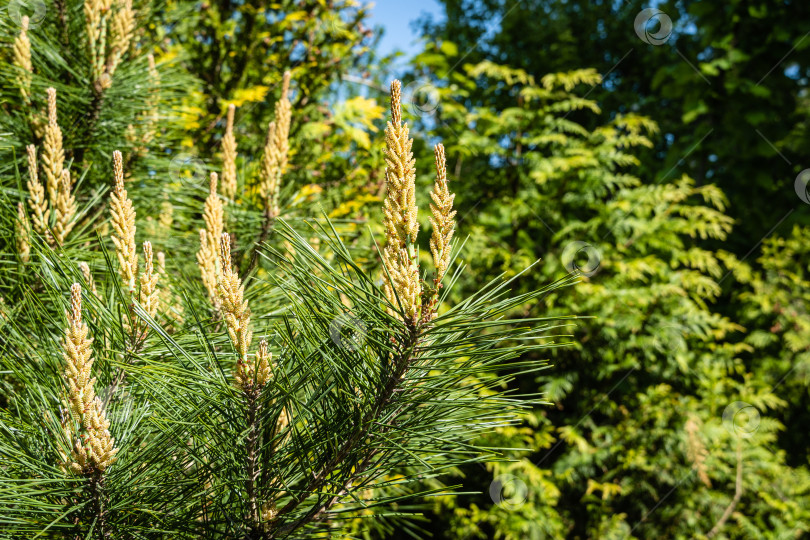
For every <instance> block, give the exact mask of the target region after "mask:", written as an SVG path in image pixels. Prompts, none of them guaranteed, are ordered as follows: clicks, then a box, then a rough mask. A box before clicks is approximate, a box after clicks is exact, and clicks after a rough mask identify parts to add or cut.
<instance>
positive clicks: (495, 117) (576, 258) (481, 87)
mask: <svg viewBox="0 0 810 540" xmlns="http://www.w3.org/2000/svg"><path fill="white" fill-rule="evenodd" d="M454 50H455V49H454V47H451V46H449V45H448V44H447V43H446V42H445V43H442V44H437V45H436V46H433V47H429V48H428V50H427V51H426V52H425V53H424V54H422V55H420V56H419V57H417V59H416V70H417V72H422V73H436V74H439V75H441V74H445V73H449V75H448V79H447V80H442V79H435V80H434V81H435V82H433V81H432V82H430V83H429V84H430V85H431V87H432V90H431V92H434V93H435V94H436V95H437V96H438V97H437V98H436V99H435V104H436V110H435V113H434V114H432V115H426V117H425V122H424V124H425V125H426V126H427V127H429V128H430V135H432V136H437V137H443V136H446V135H448V134H450V133H458V134H460V136H459V138H458V144H457V145H450V146H448V156H449V161H450V163H451V167H450V170H451V171H452V174H451V176H450V181H451V183H453V182H455V183H458V184H463V185H464V186H465V187H464V189H461V190H459V194H458V197H457V205H458V207H459V215H461V216H462V219H461V227H460V230H461V233H462V234H465V233H466V234H469V236H470V240H468V242H469V245H470V247H471V248H472V252H473V253H475V254H476V256H475V257H474V258H473V259H471V260H470V262H469V264H470V265H471V267H472V268H474V269H476V270H475V273H476V274H479V275H487V274H492V273H499V272H507V273H509V272H510V269H511V268H512V267H513V266H515V265H516V266H517V267H520V266H521V265H522V264H523V263H525V262H526V261H531V260H534V259H536V258H540V259H542V260H543V262H544V263H543V264H542V265H540V266H538V267H537V271H536V272H535V273H534V274H533V276H535V277H537V279H541V280H546V279H553V278H555V277H558V276H561V275H565V274H566V273H567V272H570V271H579V272H581V273H582V274H583V283H581V284H579V285H578V286H577V287H576V288H575V289H574V290H573V291H562V292H561V293H560V294H556V293H555V294H551V295H549V296H548V297H545V298H543V299H542V300H541V305H543V307H544V311H545V312H546V313H548V314H549V315H552V316H553V315H554V314H555V313H558V310H559V312H563V311H564V312H570V313H573V314H576V315H580V316H586V315H592V316H594V318H593V319H589V318H585V319H584V320H581V321H578V323H577V326H578V328H577V330H576V331H574V335H575V336H576V339H575V345H574V346H573V347H563V348H556V349H553V350H552V351H551V359H552V364H553V366H554V367H553V368H552V370H551V371H549V372H547V373H545V374H543V375H542V376H541V377H538V378H537V379H536V380H532V379H530V378H526V377H521V378H519V379H517V380H516V381H515V384H516V385H519V387H520V389H521V390H522V391H525V392H531V391H542V392H543V393H544V395H545V396H546V397H547V398H548V399H549V400H550V401H551V403H552V404H553V405H552V406H551V407H548V408H541V409H539V410H535V411H533V412H532V413H531V414H527V415H526V417H525V424H524V425H523V426H522V427H521V428H520V429H514V428H512V429H506V430H503V431H502V432H499V433H498V434H497V435H495V436H494V440H495V441H497V443H496V444H498V445H499V446H503V447H507V448H515V451H514V453H510V455H512V456H513V457H514V458H515V459H516V460H518V461H517V462H516V463H512V464H508V465H491V466H490V467H489V469H490V470H489V471H488V472H489V474H487V473H484V472H483V471H482V470H481V469H478V468H476V467H468V468H465V469H464V476H465V486H468V487H469V489H471V490H481V491H483V492H484V494H483V495H482V496H480V497H478V498H471V499H465V498H461V499H460V500H459V501H458V506H456V507H454V506H453V503H448V505H447V506H442V505H441V504H438V503H437V516H436V519H437V520H438V521H439V523H437V524H436V525H435V528H434V529H433V530H435V531H436V532H439V531H444V530H447V531H451V532H449V533H447V534H448V537H453V536H458V535H461V536H474V537H480V538H488V537H492V536H495V537H504V538H526V537H537V538H540V537H558V536H562V535H566V536H569V537H574V538H578V537H579V538H584V537H588V538H591V537H612V536H616V537H635V538H646V537H651V536H656V535H659V536H667V537H681V536H683V537H691V536H694V535H695V534H704V535H707V536H717V535H726V536H729V537H733V536H736V535H740V534H754V535H767V534H769V533H770V532H771V531H772V530H774V527H775V528H776V532H775V533H774V534H776V535H777V536H778V534H790V533H793V532H795V531H796V530H801V529H802V527H803V525H802V523H804V520H805V519H806V517H805V516H804V515H803V513H802V512H803V511H802V510H801V508H802V505H803V504H804V503H802V502H801V501H802V500H806V498H807V484H806V480H807V471H806V469H805V468H803V467H796V468H792V467H791V466H789V465H788V463H786V461H785V455H784V453H783V452H781V451H778V450H776V449H775V448H774V444H775V442H776V434H777V433H778V431H779V430H780V429H781V424H780V422H779V421H778V420H776V417H775V414H776V413H778V412H781V411H780V409H782V408H783V407H784V406H785V405H786V402H785V400H784V398H783V397H782V396H783V393H782V392H778V393H777V392H776V391H775V389H773V388H772V387H771V386H769V385H768V384H767V383H765V382H764V380H762V379H761V378H760V377H759V375H758V374H757V372H756V371H755V368H754V367H752V366H751V365H750V364H748V363H747V362H746V361H745V357H747V353H748V352H750V351H751V349H750V347H749V346H748V345H747V344H745V343H740V337H739V336H740V332H741V331H742V330H744V328H743V327H742V326H741V325H740V324H738V323H737V322H735V321H734V320H733V319H730V318H727V317H725V316H724V315H722V314H721V313H719V312H718V310H717V309H716V308H713V307H712V303H714V302H716V301H717V300H718V298H719V297H720V295H721V293H722V288H721V282H722V281H723V279H724V278H725V277H726V276H727V274H729V272H731V271H732V270H734V271H736V272H743V271H744V268H745V266H744V265H742V266H741V265H740V263H738V262H737V260H736V259H735V257H734V256H733V255H731V254H730V253H729V252H727V251H724V250H715V249H713V248H712V247H711V242H712V241H715V242H716V241H722V240H724V239H725V238H726V237H727V235H728V234H729V232H730V231H731V227H732V220H731V218H730V217H728V216H727V215H725V214H724V210H725V208H726V199H725V196H724V194H723V193H722V191H720V190H719V189H718V188H717V187H716V186H714V185H703V186H697V185H696V183H695V182H694V180H692V179H690V178H689V177H687V176H681V177H680V178H678V179H675V180H673V181H672V182H669V183H664V184H652V183H644V182H643V181H642V180H640V179H639V178H638V177H636V176H635V175H634V174H633V172H634V168H635V167H637V166H638V165H639V159H638V158H637V157H636V155H635V152H636V150H635V149H637V148H641V149H642V150H643V149H644V148H646V147H651V146H652V145H653V142H652V139H651V136H655V135H657V126H656V124H655V123H653V122H652V121H651V120H649V119H646V118H644V117H640V116H637V115H635V114H626V115H617V116H614V117H613V118H612V119H610V120H609V121H607V122H606V123H605V124H599V123H598V120H599V119H600V118H601V116H602V115H601V111H600V108H599V106H598V105H597V103H596V102H595V101H594V100H590V99H583V98H581V97H579V96H580V95H582V93H583V91H584V89H587V88H588V87H592V86H594V85H596V84H598V83H599V80H600V77H599V75H598V74H597V73H596V72H595V71H593V70H579V71H573V72H569V73H559V74H549V75H547V76H545V77H543V78H542V80H540V81H536V80H535V79H534V77H532V76H531V75H530V74H528V73H526V72H525V71H523V70H521V69H516V68H512V67H507V66H500V65H497V64H495V63H492V62H488V61H484V62H481V63H479V64H466V63H463V64H462V65H460V66H459V67H458V68H457V69H456V70H454V71H450V68H451V67H452V66H453V65H454V64H455V63H456V62H457V61H458V60H459V58H460V56H461V54H460V53H458V54H457V55H454V54H452V53H453V51H454ZM442 52H444V54H442ZM423 84H424V83H423ZM577 90H579V91H577ZM471 96H475V98H471ZM507 98H509V101H510V103H509V104H507V105H504V106H501V104H502V103H505V102H506V101H507ZM583 116H589V117H590V121H589V122H587V123H585V122H583V123H580V122H579V121H577V118H581V117H583ZM585 124H595V125H596V127H594V128H589V127H587V125H585ZM468 179H475V180H474V181H471V180H468ZM472 216H475V217H474V219H475V221H476V223H481V224H487V225H486V227H487V230H488V231H489V232H488V234H486V235H484V234H481V232H482V231H481V229H479V227H478V225H477V224H471V223H469V222H468V221H467V219H469V218H470V217H472ZM466 286H467V287H470V288H474V287H475V283H474V282H471V283H468V284H466ZM526 286H527V287H531V285H529V282H526ZM532 307H533V306H532ZM740 403H745V404H746V407H743V406H741V405H739V404H740ZM748 406H751V407H750V409H749V408H748ZM743 408H745V409H746V410H745V411H744V412H742V413H741V412H740V411H741V410H742V409H743ZM748 414H750V415H751V416H750V418H751V420H750V421H749V420H744V419H746V418H749V417H748V416H746V415H748ZM526 446H528V447H530V448H532V449H533V450H532V451H531V452H529V453H528V454H526V453H523V452H520V450H519V449H521V448H525V447H526ZM791 465H793V463H791ZM738 470H739V471H740V476H737V471H738ZM490 474H491V475H492V476H490ZM782 478H793V479H795V482H793V483H791V484H790V486H791V487H789V488H788V487H787V486H785V485H784V484H783V483H782V482H781V479H782ZM493 479H494V481H493ZM493 486H494V487H493ZM521 486H523V488H525V489H522V488H521ZM487 487H489V490H488V489H487ZM493 489H494V492H493V491H491V490H493ZM500 489H503V490H505V491H503V492H500V491H499V490H500ZM738 490H739V492H740V495H739V496H736V495H735V494H736V493H737V491H738ZM493 493H495V495H493ZM777 500H778V501H780V502H776V501H777ZM763 501H773V504H771V503H767V502H766V503H765V504H763ZM785 501H790V503H789V504H790V506H789V508H790V511H786V512H785V513H783V510H785V508H786V507H785V506H783V504H784V503H785ZM726 511H728V513H729V515H728V516H726V517H724V514H725V513H726ZM659 512H660V514H659ZM445 520H446V521H445ZM447 521H449V527H448V523H447ZM766 524H767V525H766ZM715 529H716V530H715ZM696 531H697V533H696ZM712 531H714V532H712ZM743 531H746V532H745V533H744V532H743ZM752 531H756V532H752Z"/></svg>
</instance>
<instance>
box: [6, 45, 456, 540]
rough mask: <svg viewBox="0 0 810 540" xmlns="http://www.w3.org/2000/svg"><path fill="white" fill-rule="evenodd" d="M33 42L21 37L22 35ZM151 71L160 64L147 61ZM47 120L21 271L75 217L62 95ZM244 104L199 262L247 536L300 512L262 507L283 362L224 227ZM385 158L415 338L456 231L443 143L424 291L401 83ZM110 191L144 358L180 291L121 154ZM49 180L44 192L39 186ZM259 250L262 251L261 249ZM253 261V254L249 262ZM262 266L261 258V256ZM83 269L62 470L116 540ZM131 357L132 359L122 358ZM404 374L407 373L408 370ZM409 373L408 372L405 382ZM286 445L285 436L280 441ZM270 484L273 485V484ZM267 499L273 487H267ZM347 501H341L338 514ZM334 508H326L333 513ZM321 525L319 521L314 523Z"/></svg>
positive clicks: (285, 133)
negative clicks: (37, 242) (263, 452)
mask: <svg viewBox="0 0 810 540" xmlns="http://www.w3.org/2000/svg"><path fill="white" fill-rule="evenodd" d="M22 36H24V33H23V34H22ZM150 65H152V66H153V67H154V63H153V62H152V61H151V60H150ZM289 85H290V74H289V73H285V74H284V77H283V90H282V97H281V99H280V100H279V101H278V102H277V103H276V106H275V120H274V121H273V122H271V123H270V125H269V128H268V132H267V138H266V145H265V148H264V155H263V156H262V160H261V168H260V171H261V178H260V184H259V185H260V193H261V195H262V197H263V200H264V201H265V221H264V224H263V228H262V231H260V233H259V235H258V237H259V242H261V241H263V240H264V239H265V238H266V237H267V234H268V231H269V230H270V228H272V226H273V222H274V221H275V220H276V219H277V218H278V217H279V216H280V214H281V208H280V200H279V191H280V186H281V181H282V177H283V175H284V172H285V170H286V168H287V156H288V150H289V142H288V137H289V131H290V122H291V116H292V115H291V105H290V101H289V98H288V92H289ZM47 96H48V123H47V125H46V126H45V136H44V144H43V149H42V151H41V153H40V161H41V166H40V165H39V164H38V160H37V149H36V148H35V147H34V146H33V145H29V146H28V147H27V151H28V180H27V185H26V186H27V191H28V211H26V208H25V206H24V205H23V204H22V203H20V204H19V206H18V214H19V215H18V220H17V224H18V230H17V239H18V243H17V245H18V249H19V255H20V257H21V259H22V260H23V261H24V262H28V260H29V257H30V243H31V235H40V236H41V237H42V238H43V239H44V240H45V241H46V243H47V244H48V245H49V246H52V247H56V246H60V245H62V244H63V243H64V242H65V240H66V237H67V235H68V234H69V233H70V231H71V229H72V227H73V226H74V225H75V221H74V217H75V215H76V212H77V206H76V202H75V197H74V194H73V193H72V190H73V183H72V182H71V174H70V171H69V169H68V168H67V167H66V164H65V154H64V150H63V148H62V133H61V130H60V127H59V123H58V118H57V93H56V90H54V89H53V88H49V89H48V91H47ZM234 114H235V107H234V106H233V105H231V106H230V107H229V108H228V111H227V122H226V131H225V134H224V136H223V138H222V155H223V162H222V166H221V175H217V173H215V172H212V173H211V174H210V183H209V194H208V197H207V198H206V199H205V203H204V209H203V212H202V213H203V219H204V224H205V227H204V228H202V229H200V231H199V233H200V248H199V251H198V252H197V263H198V268H199V272H200V279H201V280H202V283H203V285H204V287H205V290H206V291H207V293H208V296H209V300H210V304H211V313H212V317H213V318H214V319H215V320H220V321H222V322H224V325H225V327H226V328H227V333H228V336H229V337H230V341H231V343H232V345H233V350H234V351H235V356H236V358H235V368H234V369H233V384H234V386H235V387H236V388H238V389H239V390H240V391H241V392H242V393H243V397H244V400H245V403H246V411H247V418H246V419H245V420H246V425H247V426H248V433H247V439H246V455H245V456H244V459H245V464H246V480H245V486H244V490H245V491H244V492H245V495H246V497H247V499H248V501H249V508H250V511H249V515H246V516H244V517H245V521H246V523H245V527H246V530H248V531H254V532H259V533H261V534H269V533H270V532H272V531H273V523H274V520H275V519H276V516H277V515H278V514H279V512H284V511H286V510H290V509H293V508H295V506H296V505H297V503H296V502H295V499H294V500H293V502H291V503H289V504H288V505H287V506H285V507H283V508H281V509H279V508H278V507H277V505H276V500H277V499H278V498H280V497H281V496H282V495H283V491H282V490H277V496H276V497H275V498H274V499H265V500H262V499H261V498H260V497H259V496H258V495H257V494H258V493H259V491H260V490H259V489H258V486H257V485H256V483H257V482H258V481H259V478H260V476H261V471H260V464H259V463H258V458H257V452H256V444H257V441H258V437H259V434H258V431H257V430H258V428H257V426H256V418H257V415H258V414H259V413H260V411H259V407H260V400H259V397H260V394H261V392H262V391H263V389H264V388H265V387H266V386H267V385H268V383H269V382H270V381H271V380H272V378H273V372H274V362H273V354H272V352H271V351H270V348H269V345H268V342H267V341H266V340H264V339H262V340H261V341H260V342H259V344H258V347H256V348H255V349H254V348H253V330H252V325H251V312H250V307H249V306H248V302H247V300H246V299H245V296H244V291H245V287H244V284H243V282H242V278H241V277H240V275H239V271H238V268H237V267H236V266H235V265H234V261H233V260H232V256H231V247H232V246H231V244H232V238H231V235H229V234H228V232H226V231H225V230H224V223H225V222H226V216H225V212H226V208H227V205H228V204H233V203H232V201H233V199H234V198H235V196H236V191H237V180H236V158H237V144H236V141H235V137H234V133H233V125H234ZM385 142H386V147H385V161H386V170H385V175H386V185H387V194H388V195H387V198H386V199H385V201H384V225H385V248H384V250H383V252H382V261H383V263H384V269H383V271H382V273H384V274H385V273H387V277H386V278H385V279H383V280H382V281H383V289H384V294H385V297H386V298H387V299H388V302H389V303H390V306H389V308H388V310H389V313H390V314H392V315H394V316H396V317H401V318H402V320H403V322H404V323H405V324H406V325H407V327H408V328H410V332H411V333H412V335H414V336H415V335H417V334H418V333H419V331H420V330H421V329H423V328H425V327H427V326H429V325H430V323H431V321H432V320H433V319H434V318H435V316H436V313H437V310H438V298H439V290H440V288H441V282H442V280H443V278H444V276H445V274H446V272H447V268H448V264H449V261H450V253H451V251H452V246H451V240H452V238H453V233H454V216H455V212H454V211H453V198H454V195H452V194H451V193H450V192H449V190H448V185H447V175H446V168H445V156H444V148H443V146H442V145H437V146H436V148H435V157H436V172H437V174H436V181H435V185H434V188H433V191H432V192H431V194H430V196H431V198H432V201H433V202H432V204H431V214H432V215H431V218H430V221H431V224H432V225H433V233H432V236H431V239H430V249H431V254H432V257H433V261H434V265H435V274H434V277H433V279H432V282H431V283H429V284H428V283H427V282H424V283H423V280H422V277H421V273H420V267H419V253H418V247H417V234H418V229H419V224H418V215H417V214H418V208H417V206H416V197H415V179H416V171H415V160H414V158H413V154H412V151H411V147H412V144H413V139H412V138H411V137H410V135H409V131H408V127H407V124H404V123H403V120H402V109H401V85H400V82H399V81H394V83H393V84H392V86H391V121H390V122H389V123H388V126H387V129H386V132H385ZM112 161H113V163H112V179H113V182H112V191H111V193H110V196H109V222H110V224H111V226H112V227H111V228H112V232H111V235H110V239H111V241H112V244H113V246H114V249H115V254H116V259H117V265H118V273H119V276H120V280H121V284H122V289H123V290H124V291H126V293H127V295H128V296H127V301H128V306H129V307H128V317H127V319H126V321H125V324H126V327H127V330H128V332H129V343H128V349H129V350H128V351H126V352H129V353H137V352H138V351H139V350H140V348H141V347H142V346H143V344H144V342H145V339H146V336H147V334H148V331H149V323H148V321H147V319H144V318H142V316H139V315H138V314H137V313H136V311H135V305H136V304H137V305H139V306H140V307H141V308H142V310H143V313H145V314H146V315H147V316H148V319H151V320H152V322H153V321H154V320H155V319H156V318H157V316H158V314H159V313H160V312H161V310H164V309H168V307H169V306H170V305H171V304H172V303H173V302H174V299H173V295H174V294H175V293H174V292H173V291H171V290H168V289H164V290H161V287H162V284H161V277H162V276H164V275H165V273H166V270H165V256H164V254H163V253H162V252H159V253H157V264H156V261H155V256H154V254H153V249H152V244H151V243H150V242H149V241H148V240H146V241H144V242H143V244H142V253H143V259H144V261H143V265H142V266H141V265H140V263H139V254H138V249H137V243H136V226H135V220H136V210H135V207H134V205H133V201H132V200H131V199H130V198H129V195H128V193H127V189H126V183H127V180H128V179H127V178H125V171H124V157H123V155H122V153H121V152H119V151H115V152H114V153H113V159H112ZM40 171H42V173H44V177H45V180H46V181H45V184H44V185H43V183H42V182H41V180H40ZM254 249H255V248H254ZM249 255H250V253H248V254H246V256H249ZM253 257H254V258H255V254H253ZM79 267H80V268H81V270H82V273H83V274H84V284H83V285H82V284H80V283H74V284H73V286H72V287H71V290H70V295H71V304H70V305H71V307H70V309H69V310H68V312H67V328H66V331H65V338H64V342H63V348H64V360H65V369H64V380H65V388H66V389H67V394H66V396H65V397H64V400H63V404H62V410H61V418H62V430H63V435H64V440H65V441H66V442H67V448H69V451H62V452H61V455H62V458H63V461H62V463H60V464H59V466H60V467H61V468H62V469H63V471H64V472H65V474H69V475H77V476H81V477H85V478H86V479H87V480H88V486H89V487H90V493H92V495H93V497H94V506H93V508H94V509H95V513H96V515H95V516H94V517H95V518H96V519H97V520H98V521H97V523H98V526H99V527H100V530H101V532H102V535H104V536H106V535H109V534H111V532H110V531H109V530H108V529H105V527H106V526H105V518H104V516H105V512H106V510H105V507H104V493H103V490H104V484H105V473H106V471H107V470H108V469H109V468H110V467H113V466H114V465H115V463H116V460H117V456H116V454H117V453H118V451H119V448H118V447H117V446H116V441H115V440H114V439H113V437H112V436H111V434H110V420H109V419H108V417H107V413H106V411H105V406H106V402H105V401H102V399H101V398H100V397H99V396H98V395H96V389H95V382H96V379H95V378H94V374H93V362H94V360H93V353H92V347H91V345H92V339H91V337H90V336H89V335H88V327H87V325H86V323H85V322H84V320H83V316H84V315H83V310H82V295H83V286H84V294H87V293H88V292H89V293H90V294H93V295H98V292H97V291H96V286H95V281H94V278H93V276H92V275H91V272H90V268H89V266H88V265H87V264H86V263H84V262H82V263H79ZM121 352H122V354H123V353H124V352H125V351H121ZM407 367H408V366H407V365H403V366H399V369H401V370H405V369H407ZM399 376H401V373H400V374H399ZM125 384H126V373H125V372H124V371H123V370H120V369H119V372H118V373H117V375H116V377H115V378H114V383H113V385H114V386H113V389H112V390H111V391H112V392H114V391H115V390H116V388H117V387H119V386H123V385H125ZM291 421H292V422H295V418H290V415H288V414H287V412H286V411H285V410H282V413H281V415H280V416H279V417H278V419H277V421H276V426H275V429H274V432H275V433H274V434H271V436H272V435H276V434H280V433H283V432H284V430H285V429H287V427H288V425H289V424H290V422H291ZM284 440H285V439H284V438H283V437H282V438H281V439H277V441H278V442H277V444H283V442H284ZM270 482H271V483H272V482H275V479H271V480H270ZM262 491H264V492H266V490H262ZM339 500H340V497H339V496H336V497H334V498H333V500H332V501H331V503H330V505H329V506H331V505H334V504H337V503H338V502H339ZM325 509H328V507H327V508H324V509H322V511H323V510H325ZM313 517H315V518H317V516H313Z"/></svg>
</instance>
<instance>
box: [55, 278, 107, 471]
mask: <svg viewBox="0 0 810 540" xmlns="http://www.w3.org/2000/svg"><path fill="white" fill-rule="evenodd" d="M70 295H71V309H70V311H68V313H67V319H68V327H67V330H66V332H65V341H64V356H65V380H66V382H67V386H68V397H67V401H66V403H65V409H66V414H65V415H64V417H63V419H62V428H63V430H64V433H65V437H66V439H67V440H68V441H70V442H71V445H72V446H71V454H70V456H68V455H66V454H65V455H63V456H62V457H63V460H64V466H65V467H66V468H67V469H69V470H71V471H72V472H74V473H76V474H87V473H91V472H103V471H104V470H105V469H106V468H107V467H109V466H110V465H112V464H113V463H115V461H116V456H115V455H116V454H117V453H118V449H117V448H116V447H115V441H114V440H113V438H112V437H111V436H110V422H109V420H107V415H106V413H105V412H104V406H103V404H102V402H101V399H99V397H98V396H97V395H96V392H95V383H96V379H95V377H93V373H92V371H93V350H92V348H91V345H92V343H93V341H92V340H91V339H90V338H88V337H87V334H88V329H87V324H85V323H84V322H83V321H82V288H81V286H80V285H79V284H78V283H74V284H73V286H72V287H71V288H70Z"/></svg>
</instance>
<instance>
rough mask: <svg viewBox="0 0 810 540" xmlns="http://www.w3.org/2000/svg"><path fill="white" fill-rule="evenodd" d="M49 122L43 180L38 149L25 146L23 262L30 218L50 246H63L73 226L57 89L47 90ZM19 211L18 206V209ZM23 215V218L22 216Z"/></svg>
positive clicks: (73, 207) (20, 241)
mask: <svg viewBox="0 0 810 540" xmlns="http://www.w3.org/2000/svg"><path fill="white" fill-rule="evenodd" d="M47 96H48V124H47V125H46V126H45V136H44V140H43V143H42V155H41V157H40V159H41V161H42V167H41V171H42V172H43V174H44V176H45V183H44V184H43V183H42V181H41V180H40V167H39V165H38V161H37V149H36V147H35V146H34V145H32V144H29V145H28V146H26V152H27V155H28V180H27V181H26V188H27V190H28V207H29V209H30V211H31V219H30V220H28V219H27V218H28V216H27V215H24V214H25V212H24V211H21V210H20V212H21V213H20V218H21V224H23V223H24V224H25V227H22V226H19V228H18V233H17V235H18V244H19V247H20V250H19V251H20V254H21V257H22V259H23V262H27V255H23V251H24V246H28V245H30V238H29V233H30V229H29V221H30V226H31V227H32V228H33V230H34V231H35V232H37V233H39V234H41V235H42V236H43V237H44V238H45V240H46V242H47V243H48V244H49V245H52V246H54V245H60V246H61V245H63V244H64V243H65V242H66V241H67V238H68V235H69V234H70V232H71V231H72V230H73V227H74V226H75V225H76V222H75V220H74V218H75V216H76V213H77V205H76V198H75V197H74V195H73V180H72V178H71V174H70V171H69V170H68V169H66V168H65V151H64V148H63V147H62V129H61V128H60V127H59V121H58V116H57V102H56V97H57V96H56V90H55V89H53V88H48V89H47ZM18 210H19V209H18ZM23 218H25V219H23Z"/></svg>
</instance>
